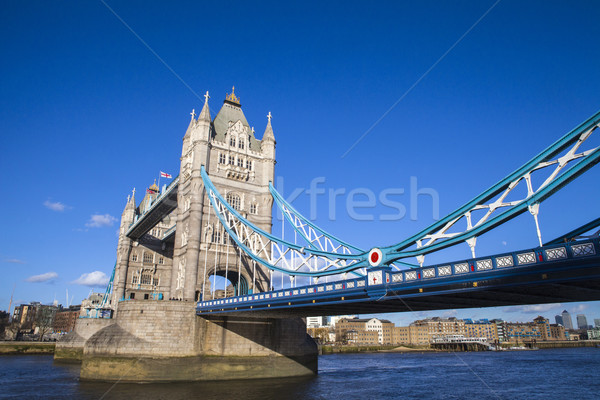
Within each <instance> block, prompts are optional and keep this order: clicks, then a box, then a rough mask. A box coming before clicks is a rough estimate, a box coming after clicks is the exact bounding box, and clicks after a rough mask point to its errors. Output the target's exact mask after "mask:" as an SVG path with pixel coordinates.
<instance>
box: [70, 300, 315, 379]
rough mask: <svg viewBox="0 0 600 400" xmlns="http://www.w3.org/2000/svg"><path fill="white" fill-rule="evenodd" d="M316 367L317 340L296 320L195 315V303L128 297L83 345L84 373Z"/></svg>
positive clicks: (185, 375)
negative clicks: (112, 321)
mask: <svg viewBox="0 0 600 400" xmlns="http://www.w3.org/2000/svg"><path fill="white" fill-rule="evenodd" d="M316 372H317V346H316V344H315V342H314V341H313V340H312V339H311V338H310V336H308V335H307V334H306V323H305V322H304V321H303V320H302V319H300V318H293V319H277V318H244V319H242V318H236V317H214V318H211V319H208V318H203V317H198V316H197V315H196V314H195V303H193V302H179V301H148V300H146V301H135V300H131V301H125V302H121V303H120V304H119V313H118V315H117V318H116V319H115V322H114V324H112V325H110V326H108V327H106V328H104V329H102V330H100V331H98V332H97V333H96V334H94V335H93V336H91V337H90V338H89V339H88V340H87V341H86V343H85V346H84V349H83V361H82V367H81V378H82V379H87V380H103V381H117V380H119V381H135V382H151V381H201V380H229V379H255V378H276V377H291V376H303V375H312V374H316Z"/></svg>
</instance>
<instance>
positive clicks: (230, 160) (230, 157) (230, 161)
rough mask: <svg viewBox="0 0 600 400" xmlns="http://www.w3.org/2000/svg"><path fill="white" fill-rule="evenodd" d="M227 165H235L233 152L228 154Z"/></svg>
mask: <svg viewBox="0 0 600 400" xmlns="http://www.w3.org/2000/svg"><path fill="white" fill-rule="evenodd" d="M229 165H235V157H234V156H233V154H230V155H229Z"/></svg>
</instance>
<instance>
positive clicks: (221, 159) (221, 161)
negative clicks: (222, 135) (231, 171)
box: [219, 153, 227, 164]
mask: <svg viewBox="0 0 600 400" xmlns="http://www.w3.org/2000/svg"><path fill="white" fill-rule="evenodd" d="M219 164H227V157H226V156H225V154H223V153H219Z"/></svg>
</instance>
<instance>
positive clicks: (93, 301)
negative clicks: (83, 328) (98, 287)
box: [79, 292, 110, 318]
mask: <svg viewBox="0 0 600 400" xmlns="http://www.w3.org/2000/svg"><path fill="white" fill-rule="evenodd" d="M103 299H104V293H94V292H91V293H90V295H89V296H88V298H87V299H84V300H83V301H82V302H81V310H80V312H79V315H80V316H81V317H83V318H89V317H91V318H101V317H102V318H104V317H106V318H110V316H109V315H103V313H106V312H110V310H109V309H108V307H106V308H105V309H102V310H101V309H100V305H101V304H102V300H103Z"/></svg>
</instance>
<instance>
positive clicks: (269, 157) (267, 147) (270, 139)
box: [260, 111, 277, 184]
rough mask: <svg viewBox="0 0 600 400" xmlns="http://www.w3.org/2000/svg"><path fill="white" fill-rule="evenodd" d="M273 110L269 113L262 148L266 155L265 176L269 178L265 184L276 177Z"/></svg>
mask: <svg viewBox="0 0 600 400" xmlns="http://www.w3.org/2000/svg"><path fill="white" fill-rule="evenodd" d="M271 118H272V116H271V112H270V111H269V114H268V115H267V120H268V121H267V127H266V129H265V133H264V134H263V137H262V140H261V144H260V149H261V152H262V154H263V156H264V157H265V171H264V174H263V176H264V177H265V178H266V179H267V182H266V183H265V184H268V182H269V181H270V182H273V181H274V179H275V145H276V143H277V142H276V141H275V135H274V134H273V127H272V126H271Z"/></svg>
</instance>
